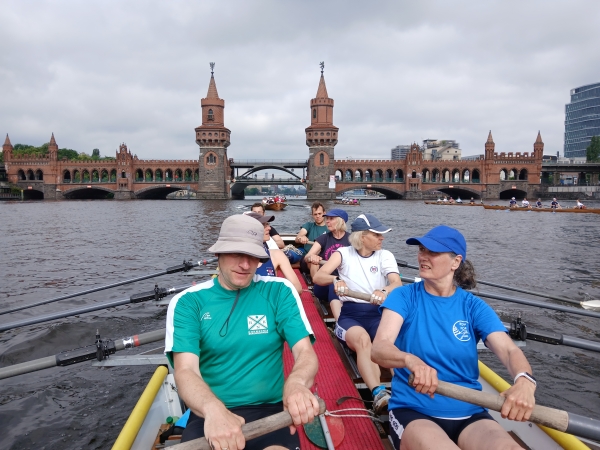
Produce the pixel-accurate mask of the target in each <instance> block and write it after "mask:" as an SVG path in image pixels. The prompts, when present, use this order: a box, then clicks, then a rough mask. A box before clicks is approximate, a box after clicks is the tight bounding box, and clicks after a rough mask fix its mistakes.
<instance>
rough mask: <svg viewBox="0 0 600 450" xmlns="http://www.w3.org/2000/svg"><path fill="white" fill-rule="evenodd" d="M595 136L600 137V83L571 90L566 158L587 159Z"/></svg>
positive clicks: (567, 110) (567, 119)
mask: <svg viewBox="0 0 600 450" xmlns="http://www.w3.org/2000/svg"><path fill="white" fill-rule="evenodd" d="M593 136H600V83H595V84H588V85H586V86H581V87H578V88H575V89H571V103H569V104H568V105H565V147H564V156H565V158H578V157H579V158H581V157H585V151H586V149H587V147H588V146H589V145H590V141H591V139H592V137H593Z"/></svg>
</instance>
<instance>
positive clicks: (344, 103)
mask: <svg viewBox="0 0 600 450" xmlns="http://www.w3.org/2000/svg"><path fill="white" fill-rule="evenodd" d="M0 23H1V25H0V93H1V95H0V99H1V100H0V132H1V133H4V134H6V133H8V134H9V136H10V138H11V141H12V143H13V145H14V144H16V143H24V144H31V145H36V146H37V145H41V144H43V143H44V142H47V141H48V140H49V138H50V134H51V133H52V132H54V135H55V137H56V141H57V143H58V145H59V147H61V148H63V147H67V148H72V149H75V150H77V151H85V152H87V153H91V150H92V149H93V148H99V149H100V151H101V154H102V155H103V156H104V155H108V156H112V155H114V151H115V149H116V148H117V147H118V145H119V144H120V143H121V142H125V143H127V145H128V146H129V147H130V148H131V150H132V151H133V152H134V153H136V154H137V155H138V157H139V158H141V159H197V158H198V146H197V144H196V143H195V141H194V137H195V135H194V128H195V127H196V126H198V125H200V123H201V115H200V112H201V109H200V99H201V98H202V97H205V96H206V92H207V88H208V82H209V79H210V68H209V62H210V61H214V62H216V67H215V80H216V83H217V88H218V91H219V96H220V97H221V98H223V99H224V100H225V125H226V126H227V127H228V128H229V129H230V130H231V146H230V147H229V150H228V154H229V157H232V158H259V159H265V158H284V159H300V158H306V157H307V155H308V151H307V147H306V145H305V137H304V128H306V127H307V126H309V125H310V107H309V105H310V99H311V98H313V97H314V96H315V95H316V92H317V86H318V82H319V76H320V69H319V62H320V61H325V79H326V82H327V90H328V92H329V96H330V97H331V98H333V99H334V100H335V108H334V124H335V125H336V126H337V127H339V129H340V132H339V142H338V145H337V147H336V149H335V154H336V157H338V158H345V157H361V158H377V157H382V158H389V157H390V149H391V148H392V147H394V146H396V145H398V144H410V143H411V142H415V141H416V142H420V141H422V140H423V139H428V138H429V139H454V140H456V141H458V142H459V143H460V146H461V148H462V150H463V155H473V154H481V153H483V151H484V143H485V141H486V138H487V134H488V131H489V130H492V134H493V136H494V140H495V142H496V150H497V151H498V152H502V151H505V152H509V151H521V152H524V151H532V150H533V142H534V141H535V138H536V136H537V132H538V130H541V133H542V138H543V140H544V143H545V144H546V145H545V153H547V154H556V151H560V152H561V155H562V152H563V133H564V105H565V104H566V103H568V102H569V101H570V98H569V91H570V89H572V88H574V87H577V86H581V85H585V84H589V83H595V82H599V81H600V57H599V56H598V55H599V54H600V50H599V49H600V3H599V2H598V1H596V0H590V1H577V0H570V1H562V2H559V1H550V0H545V1H523V0H518V1H513V0H502V1H475V0H472V1H458V0H453V1H448V0H442V1H428V0H425V1H424V0H421V1H414V2H408V1H398V0H395V1H388V2H380V1H373V0H370V1H367V2H364V1H363V2H349V1H327V0H319V1H309V0H303V1H299V0H289V1H285V0H274V1H254V0H240V1H227V0H221V1H185V2H182V1H162V2H153V1H120V2H117V1H71V2H69V1H33V0H27V1H8V0H3V1H2V2H1V3H0Z"/></svg>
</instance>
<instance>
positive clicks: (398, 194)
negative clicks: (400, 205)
mask: <svg viewBox="0 0 600 450" xmlns="http://www.w3.org/2000/svg"><path fill="white" fill-rule="evenodd" d="M355 189H368V190H370V191H377V192H380V193H382V194H384V195H385V196H386V197H387V198H388V199H400V198H404V193H403V192H402V191H399V190H397V189H394V188H390V187H386V186H380V185H376V184H374V185H369V186H368V187H367V185H366V184H363V185H355V186H351V187H346V188H339V189H336V191H335V193H336V195H341V194H343V193H345V192H350V191H353V190H355Z"/></svg>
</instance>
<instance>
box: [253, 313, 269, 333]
mask: <svg viewBox="0 0 600 450" xmlns="http://www.w3.org/2000/svg"><path fill="white" fill-rule="evenodd" d="M268 332H269V326H268V325H267V316H265V315H264V314H254V315H251V316H248V334H250V335H252V334H267V333H268Z"/></svg>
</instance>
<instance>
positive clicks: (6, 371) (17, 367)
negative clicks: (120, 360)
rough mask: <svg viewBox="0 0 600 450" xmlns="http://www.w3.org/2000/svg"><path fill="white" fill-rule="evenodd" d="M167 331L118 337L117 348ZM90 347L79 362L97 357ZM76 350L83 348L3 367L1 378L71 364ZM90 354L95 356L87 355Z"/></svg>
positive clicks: (156, 337) (155, 338)
mask: <svg viewBox="0 0 600 450" xmlns="http://www.w3.org/2000/svg"><path fill="white" fill-rule="evenodd" d="M165 331H166V330H165V329H164V328H162V329H160V330H155V331H149V332H147V333H142V334H138V335H135V336H130V337H126V338H122V339H116V340H114V344H115V350H116V351H119V350H123V349H126V348H133V347H139V346H140V345H144V344H149V343H151V342H156V341H161V340H164V338H165ZM89 347H92V348H88V347H84V350H85V353H87V354H88V355H86V357H81V358H80V360H78V361H77V362H81V361H87V360H90V359H93V358H94V357H95V349H94V348H93V347H94V346H89ZM76 350H81V349H75V350H68V351H65V352H61V353H58V354H57V355H53V356H46V357H44V358H39V359H35V360H33V361H27V362H24V363H20V364H14V365H12V366H8V367H2V368H0V380H2V379H4V378H10V377H15V376H17V375H23V374H26V373H30V372H35V371H38V370H43V369H48V368H50V367H56V366H64V365H70V364H71V363H72V362H69V361H66V360H67V359H68V357H69V356H71V355H73V354H75V351H76ZM89 355H94V356H91V357H87V356H89Z"/></svg>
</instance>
